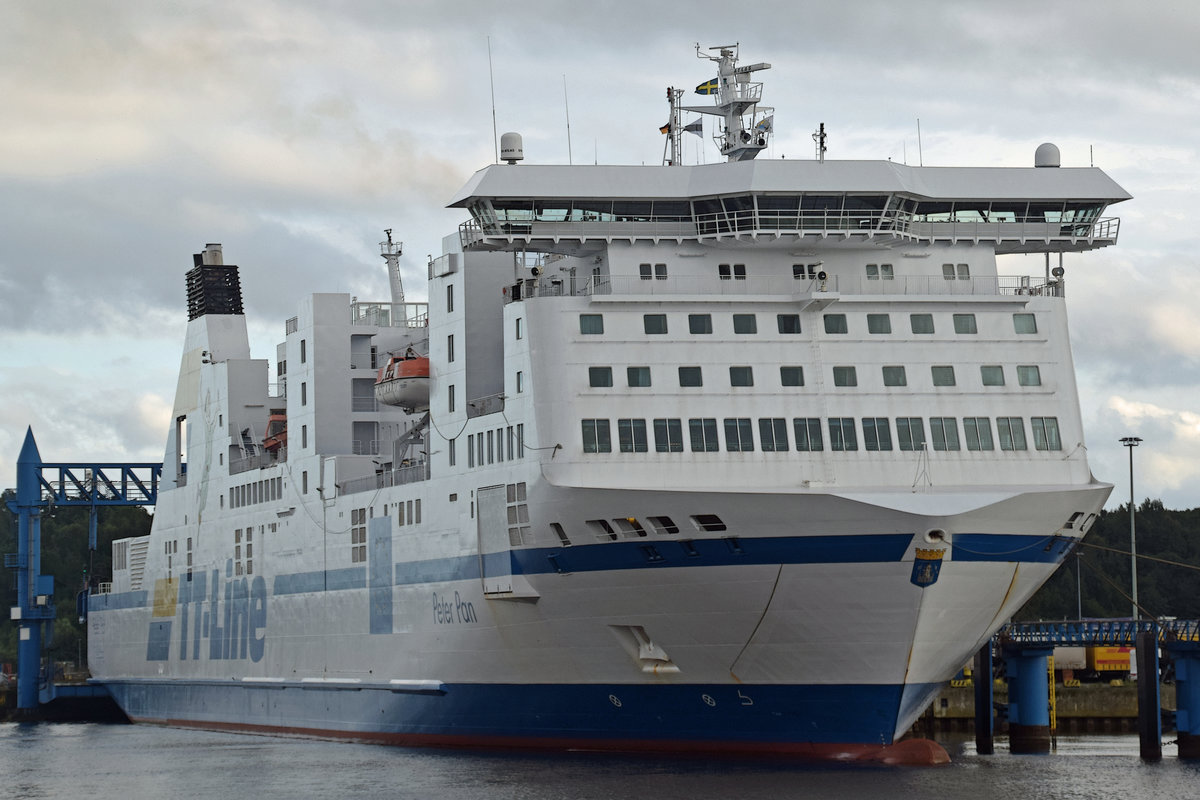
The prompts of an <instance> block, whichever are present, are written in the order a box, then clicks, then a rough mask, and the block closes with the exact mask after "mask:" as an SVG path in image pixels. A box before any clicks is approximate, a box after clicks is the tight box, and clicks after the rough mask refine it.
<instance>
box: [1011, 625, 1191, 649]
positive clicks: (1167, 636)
mask: <svg viewBox="0 0 1200 800" xmlns="http://www.w3.org/2000/svg"><path fill="white" fill-rule="evenodd" d="M1140 633H1150V634H1153V635H1155V636H1156V637H1157V638H1158V640H1159V641H1160V642H1169V641H1200V621H1198V620H1183V619H1172V620H1162V621H1156V620H1153V619H1138V620H1133V619H1111V620H1085V621H1083V622H1014V623H1011V624H1009V625H1006V626H1004V627H1003V628H1001V629H1000V632H999V633H998V634H997V636H998V637H999V639H1000V641H1001V642H1003V643H1005V644H1011V645H1028V646H1033V647H1040V646H1046V645H1075V646H1081V647H1082V646H1096V647H1134V646H1136V645H1137V637H1138V634H1140Z"/></svg>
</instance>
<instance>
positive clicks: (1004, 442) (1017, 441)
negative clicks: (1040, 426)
mask: <svg viewBox="0 0 1200 800" xmlns="http://www.w3.org/2000/svg"><path fill="white" fill-rule="evenodd" d="M996 435H997V437H998V438H999V439H1000V449H1001V450H1026V449H1028V448H1027V447H1026V446H1025V422H1024V420H1022V419H1021V418H1020V417H996Z"/></svg>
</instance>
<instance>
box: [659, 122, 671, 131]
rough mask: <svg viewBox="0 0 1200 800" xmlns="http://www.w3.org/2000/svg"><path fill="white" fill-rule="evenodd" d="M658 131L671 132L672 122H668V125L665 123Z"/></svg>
mask: <svg viewBox="0 0 1200 800" xmlns="http://www.w3.org/2000/svg"><path fill="white" fill-rule="evenodd" d="M658 132H659V133H670V132H671V123H669V122H668V123H667V124H666V125H663V126H662V127H661V128H659V129H658Z"/></svg>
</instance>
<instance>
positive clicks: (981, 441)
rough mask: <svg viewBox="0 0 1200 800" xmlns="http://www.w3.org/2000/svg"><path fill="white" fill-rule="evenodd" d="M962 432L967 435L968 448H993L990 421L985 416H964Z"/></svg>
mask: <svg viewBox="0 0 1200 800" xmlns="http://www.w3.org/2000/svg"><path fill="white" fill-rule="evenodd" d="M963 433H964V434H965V435H966V437H967V449H968V450H994V449H995V445H993V444H992V423H991V420H989V419H988V418H987V417H964V418H963Z"/></svg>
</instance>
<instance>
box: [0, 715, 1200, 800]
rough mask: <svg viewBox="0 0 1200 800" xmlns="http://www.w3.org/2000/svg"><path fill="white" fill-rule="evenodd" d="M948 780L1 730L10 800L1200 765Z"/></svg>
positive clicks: (925, 793) (1134, 777) (1073, 790)
mask: <svg viewBox="0 0 1200 800" xmlns="http://www.w3.org/2000/svg"><path fill="white" fill-rule="evenodd" d="M945 744H946V745H947V749H949V750H950V751H951V754H952V755H953V757H954V763H953V764H951V765H950V766H947V767H938V768H891V767H863V766H839V765H834V766H827V765H819V766H813V765H796V764H788V763H780V762H762V763H754V762H750V763H747V762H744V761H734V762H719V761H713V760H711V759H686V758H650V757H647V758H636V757H614V756H611V755H593V754H584V753H580V754H565V755H564V754H559V755H542V754H538V755H530V754H495V753H480V752H462V751H451V750H421V749H403V748H391V747H380V746H375V745H359V744H346V743H337V742H320V741H311V740H304V739H286V738H277V737H269V736H246V735H239V734H225V733H209V732H203V731H186V730H177V729H170V728H155V727H150V726H141V725H97V724H15V723H9V724H0V797H13V798H22V800H40V799H41V798H56V799H57V798H87V800H105V799H106V798H121V800H131V799H132V798H143V797H146V798H149V797H154V798H175V797H187V798H205V797H221V798H238V797H253V798H255V800H271V799H272V798H287V800H297V798H308V797H338V798H359V797H368V798H369V797H387V798H410V797H411V798H438V799H439V800H441V799H443V798H444V799H445V800H460V798H461V799H463V800H465V799H466V798H486V799H487V800H507V799H508V798H513V800H551V799H553V800H560V799H561V798H571V800H576V799H578V800H591V799H592V798H594V799H595V800H616V799H617V798H625V797H630V798H633V797H637V798H645V797H652V798H655V800H669V799H671V798H681V799H686V800H707V799H709V798H712V799H715V798H738V799H739V800H742V799H743V798H744V799H745V800H756V799H757V798H763V799H764V800H766V799H767V798H769V799H770V800H780V799H781V798H791V797H798V798H800V797H804V798H808V797H812V798H843V797H845V798H887V799H888V800H904V799H905V798H958V797H963V798H967V797H970V798H986V800H1010V799H1011V800H1032V799H1033V798H1038V799H1039V800H1040V798H1055V799H1057V798H1063V800H1068V799H1073V798H1080V800H1084V798H1086V799H1087V800H1092V798H1096V797H1114V798H1143V797H1145V798H1151V797H1152V798H1155V800H1171V799H1172V798H1194V797H1196V796H1197V795H1200V763H1189V762H1182V761H1179V760H1178V759H1177V758H1176V757H1175V748H1174V747H1173V746H1167V747H1165V748H1164V757H1163V761H1162V762H1161V763H1159V764H1144V763H1142V761H1141V760H1140V759H1139V758H1138V747H1137V738H1136V737H1134V736H1128V735H1124V736H1086V737H1084V736H1078V737H1060V739H1059V743H1058V750H1057V752H1056V753H1055V754H1053V755H1050V756H1013V755H1009V754H1008V753H1007V752H1003V750H1004V742H1003V740H1000V741H998V742H997V751H998V752H997V754H996V755H993V756H978V755H976V754H975V753H974V749H973V744H971V743H970V742H967V741H964V740H961V739H960V740H950V741H946V742H945Z"/></svg>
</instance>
